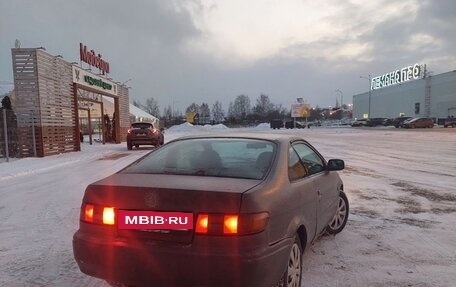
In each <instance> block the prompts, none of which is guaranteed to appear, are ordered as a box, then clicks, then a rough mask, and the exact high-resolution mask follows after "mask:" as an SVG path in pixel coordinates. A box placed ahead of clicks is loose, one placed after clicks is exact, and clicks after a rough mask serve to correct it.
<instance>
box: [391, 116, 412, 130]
mask: <svg viewBox="0 0 456 287" xmlns="http://www.w3.org/2000/svg"><path fill="white" fill-rule="evenodd" d="M411 118H412V117H397V118H395V119H394V120H393V122H392V125H393V126H394V127H395V128H400V127H401V126H402V124H403V123H404V122H405V121H407V120H410V119H411Z"/></svg>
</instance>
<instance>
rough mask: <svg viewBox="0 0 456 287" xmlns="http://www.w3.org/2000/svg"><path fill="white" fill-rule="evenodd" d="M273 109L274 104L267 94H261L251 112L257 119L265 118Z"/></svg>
mask: <svg viewBox="0 0 456 287" xmlns="http://www.w3.org/2000/svg"><path fill="white" fill-rule="evenodd" d="M273 110H274V104H273V103H271V100H270V99H269V96H268V95H264V94H261V95H260V96H259V97H258V98H257V100H256V105H255V106H254V107H253V113H254V114H255V117H256V118H257V119H267V118H268V117H269V115H270V114H271V112H272V111H273Z"/></svg>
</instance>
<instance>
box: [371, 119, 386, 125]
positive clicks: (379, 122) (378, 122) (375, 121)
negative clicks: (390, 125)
mask: <svg viewBox="0 0 456 287" xmlns="http://www.w3.org/2000/svg"><path fill="white" fill-rule="evenodd" d="M385 120H386V118H371V119H367V121H366V126H367V127H376V126H384V125H385Z"/></svg>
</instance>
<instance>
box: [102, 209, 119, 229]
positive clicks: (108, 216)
mask: <svg viewBox="0 0 456 287" xmlns="http://www.w3.org/2000/svg"><path fill="white" fill-rule="evenodd" d="M115 218H116V213H115V212H114V207H103V224H106V225H114V224H115V223H116V222H115Z"/></svg>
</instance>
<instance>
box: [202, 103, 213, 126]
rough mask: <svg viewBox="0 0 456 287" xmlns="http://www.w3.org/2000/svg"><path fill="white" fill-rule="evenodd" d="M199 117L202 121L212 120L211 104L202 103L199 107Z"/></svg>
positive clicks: (204, 122)
mask: <svg viewBox="0 0 456 287" xmlns="http://www.w3.org/2000/svg"><path fill="white" fill-rule="evenodd" d="M199 118H200V123H203V124H206V123H209V122H210V120H211V111H210V110H209V105H208V104H207V103H202V104H201V106H200V107H199Z"/></svg>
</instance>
